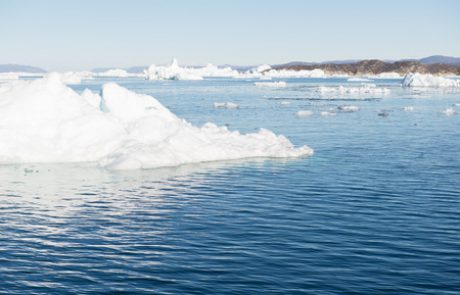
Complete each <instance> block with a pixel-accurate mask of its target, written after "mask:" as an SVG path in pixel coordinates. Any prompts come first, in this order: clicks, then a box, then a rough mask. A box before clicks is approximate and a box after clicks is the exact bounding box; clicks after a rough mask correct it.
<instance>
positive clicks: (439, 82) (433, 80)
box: [402, 73, 460, 88]
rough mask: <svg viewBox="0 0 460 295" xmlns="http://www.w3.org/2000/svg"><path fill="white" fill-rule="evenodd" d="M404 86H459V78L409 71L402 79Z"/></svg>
mask: <svg viewBox="0 0 460 295" xmlns="http://www.w3.org/2000/svg"><path fill="white" fill-rule="evenodd" d="M402 86H404V87H433V88H438V87H446V88H447V87H451V88H456V87H460V80H455V79H449V78H444V77H439V76H433V75H431V74H419V73H409V74H407V75H406V76H405V77H404V80H403V81H402Z"/></svg>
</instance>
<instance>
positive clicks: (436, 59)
mask: <svg viewBox="0 0 460 295" xmlns="http://www.w3.org/2000/svg"><path fill="white" fill-rule="evenodd" d="M376 60H377V59H376ZM376 60H375V61H376ZM364 61H369V60H365V59H349V60H331V61H323V62H304V61H292V62H288V63H285V64H277V65H273V66H272V67H273V68H298V67H309V66H314V65H316V66H318V65H323V67H324V66H326V67H327V65H351V64H358V63H360V62H364ZM379 61H381V62H384V63H412V62H415V63H417V62H419V63H420V64H423V65H434V64H443V65H455V66H456V65H460V57H453V56H444V55H433V56H428V57H424V58H421V59H415V58H413V59H401V60H379ZM316 68H321V67H316Z"/></svg>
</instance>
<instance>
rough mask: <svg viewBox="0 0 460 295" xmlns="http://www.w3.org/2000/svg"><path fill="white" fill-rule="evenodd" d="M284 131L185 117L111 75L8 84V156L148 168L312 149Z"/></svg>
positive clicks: (3, 151) (0, 109) (2, 120)
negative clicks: (74, 82) (89, 82)
mask: <svg viewBox="0 0 460 295" xmlns="http://www.w3.org/2000/svg"><path fill="white" fill-rule="evenodd" d="M312 154H313V150H312V149H311V148H309V147H308V146H301V147H294V146H293V144H292V143H291V142H290V141H289V140H288V139H287V138H286V137H285V136H283V135H276V134H274V133H273V132H271V131H269V130H266V129H261V130H260V131H258V132H255V133H249V134H241V133H240V132H238V131H230V130H228V129H227V128H226V127H219V126H216V125H214V124H212V123H206V124H205V125H203V126H202V127H196V126H193V125H192V124H190V123H189V122H187V121H185V120H183V119H180V118H179V117H177V116H176V115H174V114H173V113H172V112H171V111H169V110H168V109H167V108H166V107H164V106H163V105H162V104H161V103H160V102H159V101H157V100H156V99H155V98H153V97H152V96H148V95H144V94H137V93H135V92H132V91H130V90H128V89H126V88H123V87H121V86H119V85H117V84H115V83H107V84H104V85H103V87H102V91H101V94H100V95H99V94H96V93H93V92H92V91H90V90H84V91H83V92H82V93H81V94H78V93H77V92H75V91H74V90H72V89H71V88H69V87H68V86H66V85H65V84H64V83H63V81H62V77H61V76H59V75H49V76H47V77H46V78H43V79H37V80H34V81H15V82H14V83H12V84H10V85H8V86H5V85H2V86H1V87H0V163H2V164H6V163H50V162H53V163H69V162H92V163H95V164H97V165H99V166H101V167H105V168H107V169H141V168H157V167H168V166H178V165H182V164H189V163H198V162H207V161H218V160H233V159H244V158H253V157H277V158H283V157H299V156H308V155H312Z"/></svg>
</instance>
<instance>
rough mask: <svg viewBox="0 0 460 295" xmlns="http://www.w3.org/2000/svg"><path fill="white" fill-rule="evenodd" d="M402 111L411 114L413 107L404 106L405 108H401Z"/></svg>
mask: <svg viewBox="0 0 460 295" xmlns="http://www.w3.org/2000/svg"><path fill="white" fill-rule="evenodd" d="M403 110H404V111H405V112H412V111H414V107H413V106H405V107H404V108H403Z"/></svg>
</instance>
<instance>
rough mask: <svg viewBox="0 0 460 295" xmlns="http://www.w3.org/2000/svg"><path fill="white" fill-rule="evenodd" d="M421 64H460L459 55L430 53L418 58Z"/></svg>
mask: <svg viewBox="0 0 460 295" xmlns="http://www.w3.org/2000/svg"><path fill="white" fill-rule="evenodd" d="M419 61H420V62H421V63H422V64H426V65H430V64H448V65H460V57H453V56H444V55H432V56H428V57H425V58H422V59H419Z"/></svg>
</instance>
